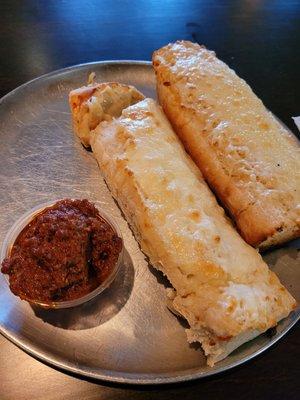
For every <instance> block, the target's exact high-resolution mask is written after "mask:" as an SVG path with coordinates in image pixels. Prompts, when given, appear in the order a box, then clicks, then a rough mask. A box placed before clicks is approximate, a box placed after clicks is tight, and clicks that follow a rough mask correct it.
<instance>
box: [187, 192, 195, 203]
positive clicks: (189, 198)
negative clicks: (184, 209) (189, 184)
mask: <svg viewBox="0 0 300 400" xmlns="http://www.w3.org/2000/svg"><path fill="white" fill-rule="evenodd" d="M188 201H189V202H190V203H194V196H193V195H192V194H189V195H188Z"/></svg>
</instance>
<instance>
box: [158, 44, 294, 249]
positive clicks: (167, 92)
mask: <svg viewBox="0 0 300 400" xmlns="http://www.w3.org/2000/svg"><path fill="white" fill-rule="evenodd" d="M153 65H154V69H155V72H156V76H157V91H158V97H159V101H160V103H161V105H162V107H163V109H164V111H165V113H166V115H167V117H168V118H169V120H170V122H171V123H172V125H173V127H174V129H175V131H176V133H177V135H178V136H179V137H180V139H181V140H182V142H183V144H184V146H185V148H186V150H187V151H188V152H189V154H190V155H191V156H192V158H193V159H194V161H195V162H196V164H197V165H198V167H199V168H200V170H201V171H202V173H203V175H204V177H205V179H206V180H207V182H208V183H209V185H210V187H211V188H212V189H213V190H214V192H215V193H216V195H217V196H218V198H219V199H220V201H221V202H222V204H223V205H224V206H225V207H226V208H227V210H228V211H229V213H230V214H231V216H232V217H233V219H234V221H235V222H236V225H237V227H238V229H239V231H240V233H241V235H242V236H243V238H244V239H245V240H246V241H247V242H248V243H249V244H251V245H253V246H257V247H260V248H265V247H269V246H271V245H277V244H279V243H282V242H285V241H287V240H290V239H292V238H296V237H299V234H300V228H299V227H300V216H299V212H300V205H299V203H300V157H299V143H298V141H297V139H296V138H295V137H293V135H292V134H290V133H289V132H288V131H287V130H286V129H284V128H283V127H282V125H281V124H279V123H278V121H277V120H276V119H275V118H274V116H273V115H272V114H271V113H270V112H269V111H268V110H267V109H266V108H265V107H264V105H263V103H262V102H261V101H260V100H259V99H258V98H257V97H256V95H255V94H254V93H253V92H252V90H251V88H250V87H249V86H248V85H247V84H246V82H245V81H243V80H242V79H241V78H239V77H238V76H237V75H236V74H235V72H234V71H233V70H231V69H230V68H229V67H228V66H227V65H226V64H225V63H223V62H222V61H220V60H219V59H218V58H217V57H216V55H215V53H214V52H212V51H208V50H206V49H205V48H204V47H201V46H199V45H198V44H195V43H191V42H185V41H182V42H176V43H174V44H169V45H167V46H165V47H163V48H161V49H160V50H158V51H156V52H154V55H153Z"/></svg>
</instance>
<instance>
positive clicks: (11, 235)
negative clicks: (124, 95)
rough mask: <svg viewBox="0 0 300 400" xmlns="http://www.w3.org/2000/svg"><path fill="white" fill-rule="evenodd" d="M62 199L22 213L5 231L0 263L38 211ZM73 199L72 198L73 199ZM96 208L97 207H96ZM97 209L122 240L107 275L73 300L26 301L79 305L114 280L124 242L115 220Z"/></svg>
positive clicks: (44, 305) (55, 305)
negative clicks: (112, 265)
mask: <svg viewBox="0 0 300 400" xmlns="http://www.w3.org/2000/svg"><path fill="white" fill-rule="evenodd" d="M60 200H64V199H57V200H54V201H49V202H47V203H43V204H39V205H37V206H36V207H34V208H32V209H31V210H29V211H27V212H26V213H25V214H23V215H22V216H21V217H20V218H19V219H18V220H17V221H16V222H15V223H14V224H13V226H12V227H11V228H10V230H9V231H8V232H7V235H6V237H5V238H4V241H3V244H2V247H1V252H0V259H1V261H0V262H1V263H2V261H3V260H4V258H5V257H7V256H8V255H9V254H10V252H11V249H12V247H13V244H14V242H15V240H16V239H17V237H18V235H19V234H20V233H21V231H22V230H23V229H24V228H25V226H26V225H28V224H29V222H31V221H32V220H33V219H34V218H35V217H36V216H37V215H38V214H39V213H41V212H42V211H43V210H45V209H46V208H47V207H51V206H53V205H54V204H55V203H56V202H58V201H60ZM73 200H74V199H73ZM97 208H98V207H97ZM98 210H99V214H100V216H101V217H102V218H103V219H104V220H105V221H106V222H107V223H108V224H109V225H110V226H111V228H112V229H113V230H114V232H115V233H116V234H117V235H118V236H119V238H121V240H122V249H121V251H120V254H119V258H118V260H117V262H116V264H115V266H114V268H113V269H112V271H111V273H110V274H109V276H108V277H107V278H106V279H105V281H103V282H102V283H101V284H100V285H99V286H98V287H97V288H96V289H94V290H93V291H91V292H89V293H87V294H85V295H84V296H82V297H79V298H77V299H74V300H67V301H52V302H45V301H37V300H33V299H29V298H24V299H23V300H26V301H28V303H30V304H32V305H36V306H40V307H42V308H48V309H62V308H70V307H76V306H79V305H81V304H83V303H85V302H87V301H90V300H92V299H93V298H95V297H96V296H98V295H99V294H100V293H101V292H103V291H104V290H105V289H106V288H108V287H109V285H110V284H111V283H112V282H113V281H114V279H115V277H116V276H117V273H118V271H119V269H120V267H121V265H122V262H123V254H124V242H123V237H122V234H121V231H120V229H119V227H118V225H117V224H116V223H115V221H114V220H113V219H112V218H111V217H110V216H109V215H107V214H106V213H105V212H104V211H103V210H100V209H99V208H98ZM4 276H5V278H6V282H7V283H8V285H9V279H8V275H5V274H4Z"/></svg>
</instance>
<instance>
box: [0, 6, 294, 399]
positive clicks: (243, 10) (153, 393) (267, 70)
mask: <svg viewBox="0 0 300 400" xmlns="http://www.w3.org/2000/svg"><path fill="white" fill-rule="evenodd" d="M0 33H1V34H0V60H1V61H0V95H1V96H2V95H5V94H6V93H7V92H9V91H10V90H12V89H14V88H15V87H17V86H18V85H20V84H22V83H24V82H26V81H28V80H29V79H32V78H34V77H37V76H39V75H42V74H45V73H47V72H49V71H52V70H55V69H58V68H62V67H66V66H70V65H73V64H78V63H83V62H88V61H95V60H107V59H141V60H149V59H150V58H151V54H152V51H153V50H154V49H156V48H158V47H160V46H162V45H164V44H166V43H167V42H170V41H174V40H176V39H189V40H194V41H197V42H199V43H201V44H205V45H206V46H207V47H208V48H211V49H214V50H215V51H216V52H217V54H218V55H219V57H220V58H222V59H223V60H224V61H226V62H227V63H228V64H229V65H230V66H232V67H233V68H234V69H235V70H236V71H237V72H238V74H239V75H240V76H242V77H244V78H245V79H246V80H247V82H248V83H249V84H250V85H251V86H252V87H253V89H254V91H255V92H256V93H257V94H258V96H259V97H260V98H261V99H262V100H263V101H264V103H265V104H266V106H267V107H268V108H269V109H270V110H272V111H273V113H274V114H276V115H277V116H278V117H279V118H280V119H281V120H282V121H283V122H284V123H286V124H287V125H288V126H289V127H290V128H291V129H292V130H293V131H294V132H295V133H296V132H297V130H296V128H295V125H294V123H293V121H292V119H291V117H292V116H296V115H299V114H300V108H299V105H300V87H299V82H300V76H299V74H300V2H299V1H298V0H295V1H292V0H281V1H280V0H276V1H275V0H274V1H263V0H248V1H246V0H235V1H224V0H223V1H222V0H220V1H217V0H202V1H200V0H198V1H197V0H194V1H193V0H186V1H183V0H182V1H176V0H173V1H171V0H152V1H150V0H149V1H146V0H141V1H133V0H131V1H119V0H115V1H113V0H110V1H109V0H103V1H96V0H94V1H90V0H57V1H52V0H45V1H34V0H19V1H18V0H1V3H0ZM0 306H1V305H0ZM299 359H300V326H299V324H298V326H296V327H294V329H292V331H291V332H290V333H289V334H288V335H287V336H286V337H285V338H284V339H283V340H281V341H280V343H278V344H277V345H275V346H274V347H273V348H272V349H270V350H269V351H267V352H266V353H265V354H263V355H262V356H260V357H258V358H256V359H255V360H252V361H251V362H249V363H248V364H246V365H244V366H242V367H239V368H236V369H234V370H232V371H230V372H228V373H225V374H222V375H219V376H216V377H213V378H210V379H205V380H200V381H196V382H192V383H188V384H185V385H175V386H169V387H153V388H150V387H147V388H136V387H121V386H111V385H104V384H99V383H95V382H88V381H85V380H81V379H78V378H76V377H72V376H70V375H66V374H64V373H62V372H59V371H57V370H54V369H52V368H50V367H48V366H46V365H44V364H42V363H40V362H39V361H36V360H35V359H33V358H31V357H30V356H28V355H27V354H25V353H23V352H22V351H21V350H19V349H18V348H17V347H15V346H14V345H12V344H11V343H9V342H8V341H7V340H6V339H4V338H2V337H1V338H0V377H1V378H0V399H1V400H6V399H18V400H23V399H32V400H33V399H43V400H48V399H49V400H50V399H64V400H66V399H74V398H75V399H152V398H153V399H154V398H155V399H182V398H184V399H186V400H188V399H194V398H195V399H196V398H197V399H201V398H203V399H205V400H210V399H223V398H224V399H225V398H234V399H235V398H238V399H240V400H244V399H249V400H250V399H251V400H252V399H256V400H259V399H273V400H274V399H280V400H282V399H289V400H293V399H299V398H300V362H299Z"/></svg>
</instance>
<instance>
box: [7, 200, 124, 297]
mask: <svg viewBox="0 0 300 400" xmlns="http://www.w3.org/2000/svg"><path fill="white" fill-rule="evenodd" d="M121 249H122V239H121V238H119V237H118V236H117V234H116V233H115V231H114V229H113V228H112V227H111V226H110V224H109V223H108V222H106V221H105V220H104V219H103V218H101V216H100V214H99V211H98V210H97V209H96V207H95V206H94V205H93V204H91V203H90V202H88V200H70V199H65V200H60V201H58V202H57V203H55V204H54V205H53V206H51V207H48V208H46V209H45V210H43V211H42V212H41V213H39V214H38V215H37V216H36V217H34V219H33V220H32V221H31V222H30V223H29V224H28V225H27V226H26V227H25V228H24V229H23V230H22V231H21V233H20V234H19V236H18V237H17V239H16V241H15V243H14V245H13V247H12V249H11V252H10V255H9V256H8V257H6V258H5V259H4V260H3V262H2V268H1V271H2V272H3V273H4V274H8V275H9V283H10V289H11V291H12V292H13V293H14V294H15V295H17V296H19V297H20V298H21V299H25V300H34V301H46V302H52V301H55V302H57V301H65V300H73V299H77V298H79V297H82V296H84V295H85V294H87V293H89V292H91V291H92V290H94V289H95V288H96V287H97V286H99V285H100V284H101V283H102V282H103V281H104V280H105V279H106V278H107V277H108V276H109V275H110V273H111V271H112V269H113V268H114V266H115V264H116V263H117V260H118V257H119V254H120V252H121Z"/></svg>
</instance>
